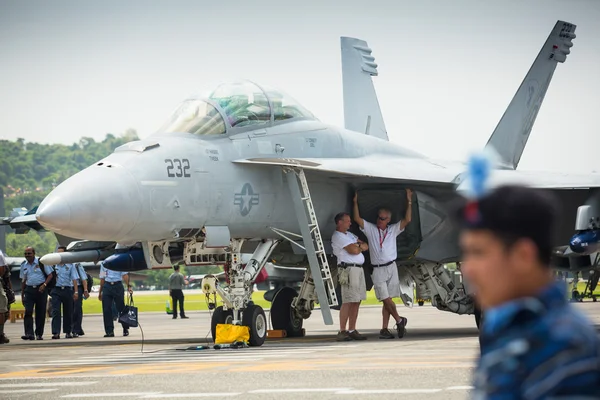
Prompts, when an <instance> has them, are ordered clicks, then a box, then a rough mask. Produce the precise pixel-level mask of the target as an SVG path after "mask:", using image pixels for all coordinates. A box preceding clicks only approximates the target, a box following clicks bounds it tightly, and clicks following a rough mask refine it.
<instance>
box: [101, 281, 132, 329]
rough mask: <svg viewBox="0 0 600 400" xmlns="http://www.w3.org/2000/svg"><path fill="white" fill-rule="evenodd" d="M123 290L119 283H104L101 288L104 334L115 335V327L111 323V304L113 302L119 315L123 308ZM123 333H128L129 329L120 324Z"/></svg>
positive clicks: (121, 284)
mask: <svg viewBox="0 0 600 400" xmlns="http://www.w3.org/2000/svg"><path fill="white" fill-rule="evenodd" d="M124 296H125V290H124V289H123V283H121V282H104V287H103V288H102V316H103V317H104V331H105V332H106V334H107V335H108V334H110V333H115V325H114V323H113V313H112V303H113V301H114V302H115V305H116V306H117V311H118V313H119V315H121V312H122V311H123V309H124V308H125V298H124ZM121 326H123V330H124V331H128V330H129V327H128V326H127V325H125V324H121Z"/></svg>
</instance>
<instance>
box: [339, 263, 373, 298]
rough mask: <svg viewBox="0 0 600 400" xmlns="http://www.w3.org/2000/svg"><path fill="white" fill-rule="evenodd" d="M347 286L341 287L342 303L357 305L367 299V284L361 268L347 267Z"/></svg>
mask: <svg viewBox="0 0 600 400" xmlns="http://www.w3.org/2000/svg"><path fill="white" fill-rule="evenodd" d="M347 271H348V279H349V282H348V284H347V285H341V287H342V303H358V302H360V301H362V300H366V299H367V284H366V283H365V273H364V271H363V269H362V267H348V268H347Z"/></svg>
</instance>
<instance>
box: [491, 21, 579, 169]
mask: <svg viewBox="0 0 600 400" xmlns="http://www.w3.org/2000/svg"><path fill="white" fill-rule="evenodd" d="M575 28H576V25H573V24H570V23H568V22H563V21H558V22H557V23H556V25H555V26H554V29H552V32H551V33H550V36H548V39H547V40H546V43H544V46H543V47H542V49H541V50H540V52H539V54H538V56H537V58H536V59H535V61H534V62H533V65H532V66H531V68H530V69H529V72H528V73H527V75H526V76H525V79H524V80H523V82H522V83H521V86H520V87H519V90H517V93H516V94H515V96H514V97H513V99H512V101H511V102H510V104H509V106H508V108H507V109H506V111H505V112H504V115H503V116H502V119H501V120H500V122H499V123H498V126H496V129H495V130H494V132H493V133H492V136H491V137H490V139H489V140H488V142H487V145H486V147H487V146H492V147H493V148H494V150H495V151H496V152H497V153H498V155H499V156H500V162H501V164H502V166H503V168H508V169H515V168H517V165H518V164H519V160H520V159H521V155H522V154H523V150H524V149H525V145H526V144H527V140H528V139H529V134H530V133H531V128H532V127H533V123H534V122H535V119H536V117H537V114H538V111H539V109H540V106H541V105H542V101H543V100H544V96H545V95H546V90H548V86H549V85H550V81H551V80H552V75H553V74H554V70H555V69H556V64H557V63H559V62H560V63H562V62H565V60H566V59H567V55H568V54H569V53H570V48H571V46H573V43H572V42H571V41H572V40H573V39H575Z"/></svg>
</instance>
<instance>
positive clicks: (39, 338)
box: [31, 335, 44, 340]
mask: <svg viewBox="0 0 600 400" xmlns="http://www.w3.org/2000/svg"><path fill="white" fill-rule="evenodd" d="M35 339H36V340H44V338H43V337H42V335H37V336H36V337H35ZM31 340H33V339H31Z"/></svg>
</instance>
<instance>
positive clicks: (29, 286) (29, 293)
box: [19, 247, 54, 340]
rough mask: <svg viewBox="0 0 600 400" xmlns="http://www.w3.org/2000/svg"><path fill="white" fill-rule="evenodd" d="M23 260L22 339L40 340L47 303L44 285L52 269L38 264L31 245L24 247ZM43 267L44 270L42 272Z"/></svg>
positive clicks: (50, 277)
mask: <svg viewBox="0 0 600 400" xmlns="http://www.w3.org/2000/svg"><path fill="white" fill-rule="evenodd" d="M24 255H25V261H23V262H22V263H21V271H20V272H19V276H20V278H21V303H23V305H24V306H25V318H24V321H23V326H24V328H25V335H23V336H21V339H23V340H34V339H37V340H42V338H43V336H44V323H45V322H46V306H47V305H48V290H47V289H46V286H47V285H48V283H49V282H50V280H51V279H52V275H53V274H54V271H53V270H52V267H49V266H47V265H43V264H42V266H43V267H42V266H40V261H39V259H38V258H37V257H36V256H35V249H34V248H33V247H27V248H25V253H24ZM42 268H44V272H45V273H44V272H42ZM34 309H35V337H34V336H33V333H34V330H33V312H34Z"/></svg>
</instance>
